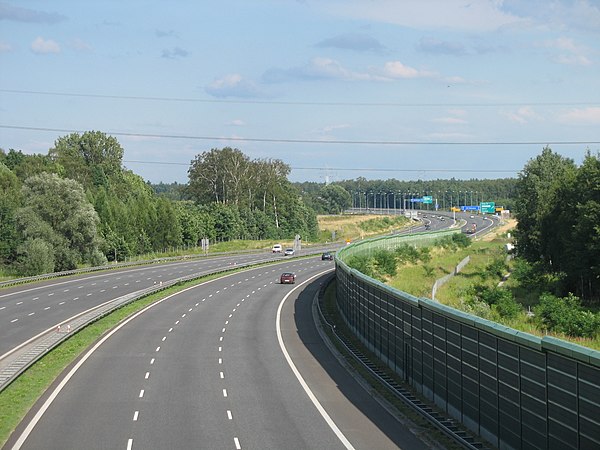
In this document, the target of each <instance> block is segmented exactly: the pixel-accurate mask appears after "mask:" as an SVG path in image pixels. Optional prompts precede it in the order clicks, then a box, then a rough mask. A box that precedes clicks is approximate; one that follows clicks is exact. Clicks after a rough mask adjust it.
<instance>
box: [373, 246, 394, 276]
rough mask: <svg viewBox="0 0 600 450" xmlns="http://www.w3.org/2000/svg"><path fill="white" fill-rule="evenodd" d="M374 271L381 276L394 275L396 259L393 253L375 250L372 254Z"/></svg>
mask: <svg viewBox="0 0 600 450" xmlns="http://www.w3.org/2000/svg"><path fill="white" fill-rule="evenodd" d="M373 259H374V260H375V267H376V271H377V272H378V273H380V274H383V275H388V276H394V275H396V258H395V257H394V253H393V252H390V251H388V250H377V251H376V252H375V253H374V254H373Z"/></svg>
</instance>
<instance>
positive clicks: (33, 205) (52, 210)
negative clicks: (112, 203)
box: [15, 173, 99, 271]
mask: <svg viewBox="0 0 600 450" xmlns="http://www.w3.org/2000/svg"><path fill="white" fill-rule="evenodd" d="M22 196H23V199H24V206H23V207H21V208H19V210H17V212H16V215H15V217H16V223H17V230H18V232H19V233H20V234H21V235H22V236H23V237H24V238H25V239H26V240H30V239H40V240H43V241H45V242H46V243H48V244H49V245H50V248H52V249H53V251H54V269H55V270H57V271H63V270H71V269H75V268H76V267H77V265H78V264H80V263H82V262H88V263H89V259H90V257H91V255H92V254H93V253H94V251H95V250H96V249H97V248H98V246H99V238H98V223H99V218H98V215H97V213H96V211H95V210H94V208H93V206H92V205H91V204H90V203H89V201H88V200H87V198H86V197H85V194H84V192H83V189H82V187H81V185H80V184H79V183H78V182H76V181H74V180H69V179H62V178H60V177H59V176H58V175H56V174H48V173H42V174H39V175H35V176H33V177H30V178H28V179H27V180H25V183H24V184H23V188H22ZM30 267H31V266H30Z"/></svg>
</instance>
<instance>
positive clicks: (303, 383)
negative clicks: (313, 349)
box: [275, 269, 354, 450]
mask: <svg viewBox="0 0 600 450" xmlns="http://www.w3.org/2000/svg"><path fill="white" fill-rule="evenodd" d="M330 271H331V269H328V270H326V271H324V272H321V273H318V274H316V275H313V276H312V277H310V278H309V279H308V280H306V281H304V282H302V283H301V284H298V285H297V286H296V287H295V288H293V289H292V290H291V291H290V292H288V293H287V294H286V295H285V297H283V299H282V300H281V303H279V307H278V308H277V318H276V320H275V327H276V329H277V340H278V341H279V347H281V351H282V352H283V356H285V359H286V361H287V363H288V364H289V366H290V368H291V369H292V372H294V375H296V378H297V379H298V382H299V383H300V385H301V386H302V388H303V389H304V392H306V395H308V398H310V400H311V401H312V402H313V404H314V405H315V407H316V408H317V410H318V411H319V413H320V414H321V416H322V417H323V419H325V422H327V425H329V428H331V430H332V431H333V432H334V433H335V435H336V436H337V437H338V439H339V440H340V441H341V442H342V444H344V447H346V448H347V449H348V450H354V447H353V446H352V444H351V443H350V441H349V440H348V439H347V438H346V436H344V433H342V431H341V430H340V429H339V428H338V426H337V425H336V424H335V422H334V421H333V419H332V418H331V417H330V416H329V414H327V411H325V408H323V406H322V405H321V403H320V402H319V400H318V399H317V397H316V396H315V394H313V392H312V390H311V389H310V387H308V384H306V381H304V378H303V377H302V375H301V374H300V372H299V371H298V369H297V368H296V365H295V364H294V362H293V361H292V358H291V356H290V354H289V353H288V351H287V349H286V347H285V344H284V342H283V337H282V335H281V310H282V309H283V305H284V303H285V301H286V300H287V298H288V297H289V296H290V295H292V293H293V292H294V291H295V290H296V289H298V288H300V287H301V286H303V285H304V284H306V283H308V282H309V281H310V280H312V279H313V278H316V277H319V276H321V275H323V274H324V273H327V272H330Z"/></svg>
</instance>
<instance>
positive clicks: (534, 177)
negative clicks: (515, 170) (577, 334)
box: [515, 147, 600, 305]
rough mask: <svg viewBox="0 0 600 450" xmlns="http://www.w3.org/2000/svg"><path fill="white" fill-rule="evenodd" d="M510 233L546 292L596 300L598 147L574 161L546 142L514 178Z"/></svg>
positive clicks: (599, 285)
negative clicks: (513, 221) (514, 221)
mask: <svg viewBox="0 0 600 450" xmlns="http://www.w3.org/2000/svg"><path fill="white" fill-rule="evenodd" d="M516 187H517V195H516V202H515V205H516V210H515V213H516V218H517V221H518V225H517V230H516V233H515V235H516V236H515V237H516V240H517V241H516V243H517V251H518V255H519V257H522V258H523V259H524V260H526V261H527V262H528V263H529V265H530V266H531V268H532V269H534V270H532V271H531V277H537V278H539V277H540V275H538V274H540V273H541V274H543V275H544V276H543V277H542V279H543V280H544V284H545V285H546V286H547V288H548V289H547V290H548V292H551V293H552V294H555V295H559V296H567V295H568V294H570V293H571V294H574V295H576V296H577V297H580V298H582V299H583V300H584V301H586V302H588V303H591V304H596V305H598V304H600V153H596V154H595V155H593V154H592V153H591V152H589V151H588V152H587V153H586V155H585V158H584V160H583V163H582V164H581V165H580V166H577V165H576V164H575V162H574V161H573V160H572V159H570V158H565V157H563V156H561V155H559V154H557V153H555V152H553V151H552V150H551V149H550V148H548V147H546V148H544V149H543V151H542V153H541V154H540V155H539V156H537V157H536V158H534V159H532V160H530V161H529V162H528V163H527V165H526V166H525V167H524V169H523V170H522V171H521V172H520V174H519V178H518V181H517V186H516Z"/></svg>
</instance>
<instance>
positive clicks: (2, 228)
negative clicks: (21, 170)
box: [0, 162, 21, 264]
mask: <svg viewBox="0 0 600 450" xmlns="http://www.w3.org/2000/svg"><path fill="white" fill-rule="evenodd" d="M20 202H21V193H20V183H19V180H18V179H17V176H16V175H15V174H14V173H13V172H12V171H11V170H10V169H9V168H8V167H7V166H6V165H4V164H3V163H1V162H0V264H8V263H11V262H13V261H14V260H15V258H16V251H17V247H18V245H19V236H18V235H17V231H16V227H15V212H16V210H17V208H18V207H19V206H20Z"/></svg>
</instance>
